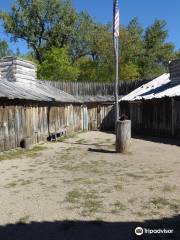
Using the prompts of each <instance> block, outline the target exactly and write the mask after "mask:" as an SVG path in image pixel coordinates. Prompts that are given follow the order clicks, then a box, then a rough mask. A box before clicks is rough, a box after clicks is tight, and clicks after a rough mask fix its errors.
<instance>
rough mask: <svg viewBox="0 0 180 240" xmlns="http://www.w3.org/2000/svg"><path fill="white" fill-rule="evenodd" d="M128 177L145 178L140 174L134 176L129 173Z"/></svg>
mask: <svg viewBox="0 0 180 240" xmlns="http://www.w3.org/2000/svg"><path fill="white" fill-rule="evenodd" d="M126 176H127V177H132V178H135V179H140V178H144V176H142V175H138V174H134V173H127V174H126Z"/></svg>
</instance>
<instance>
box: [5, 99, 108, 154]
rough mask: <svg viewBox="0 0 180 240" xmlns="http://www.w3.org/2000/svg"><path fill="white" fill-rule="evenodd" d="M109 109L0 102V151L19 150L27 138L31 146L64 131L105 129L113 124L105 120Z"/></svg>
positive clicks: (97, 106)
mask: <svg viewBox="0 0 180 240" xmlns="http://www.w3.org/2000/svg"><path fill="white" fill-rule="evenodd" d="M111 110H112V105H107V104H105V105H103V104H101V105H98V104H96V105H93V104H90V105H89V106H85V105H78V104H73V105H72V104H62V105H61V104H58V105H56V106H53V105H49V104H48V103H47V104H46V103H43V104H42V103H40V104H39V103H30V102H27V103H23V102H22V103H21V102H16V101H1V102H0V151H4V150H9V149H13V148H16V147H20V145H21V142H22V140H23V139H24V138H26V137H31V138H32V141H33V144H36V143H38V142H41V141H46V140H47V138H48V137H49V136H50V135H52V134H56V133H60V132H63V131H67V132H72V131H87V130H97V129H108V127H109V124H111V122H112V120H111V119H109V121H108V120H106V116H107V115H108V113H109V112H110V111H111Z"/></svg>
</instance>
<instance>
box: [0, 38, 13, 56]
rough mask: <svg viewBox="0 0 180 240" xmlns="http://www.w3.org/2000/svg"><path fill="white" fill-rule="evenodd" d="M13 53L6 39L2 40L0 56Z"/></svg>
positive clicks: (0, 41)
mask: <svg viewBox="0 0 180 240" xmlns="http://www.w3.org/2000/svg"><path fill="white" fill-rule="evenodd" d="M11 54H13V53H12V51H11V50H10V49H9V46H8V43H7V42H6V41H4V40H0V58H2V57H5V56H8V55H11Z"/></svg>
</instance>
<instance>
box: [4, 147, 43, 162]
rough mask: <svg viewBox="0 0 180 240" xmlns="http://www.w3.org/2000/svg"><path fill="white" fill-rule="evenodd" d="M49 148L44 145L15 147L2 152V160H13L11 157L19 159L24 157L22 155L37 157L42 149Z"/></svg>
mask: <svg viewBox="0 0 180 240" xmlns="http://www.w3.org/2000/svg"><path fill="white" fill-rule="evenodd" d="M45 149H47V148H46V147H44V146H40V145H39V146H34V147H33V148H32V149H28V150H25V149H20V148H19V149H13V150H9V151H7V152H3V153H0V161H3V160H11V159H17V158H22V157H29V158H33V157H37V156H38V155H39V154H40V152H41V151H43V150H45Z"/></svg>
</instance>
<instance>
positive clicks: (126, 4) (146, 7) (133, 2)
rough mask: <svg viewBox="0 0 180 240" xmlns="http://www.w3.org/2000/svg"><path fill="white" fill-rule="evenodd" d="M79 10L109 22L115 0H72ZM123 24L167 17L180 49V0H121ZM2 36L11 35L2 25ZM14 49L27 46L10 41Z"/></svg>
mask: <svg viewBox="0 0 180 240" xmlns="http://www.w3.org/2000/svg"><path fill="white" fill-rule="evenodd" d="M13 2H14V1H13V0H6V1H3V0H0V9H2V10H9V9H10V6H11V4H12V3H13ZM72 2H73V5H74V6H75V8H76V9H77V10H78V11H82V10H87V11H88V12H89V14H90V15H91V16H92V17H93V18H94V19H96V20H97V21H98V22H101V23H107V22H111V21H112V2H113V0H72ZM119 5H120V20H121V24H125V25H127V24H128V22H129V21H130V20H131V19H132V18H133V17H138V18H139V21H140V23H141V24H142V26H144V27H146V26H148V25H150V24H152V23H153V21H154V20H155V19H165V20H166V21H167V24H168V29H169V38H168V41H170V42H173V43H174V44H175V45H176V48H177V49H180V28H179V26H178V25H179V24H178V23H179V22H180V14H179V9H180V1H179V0H172V1H168V0H119ZM0 38H1V39H6V40H8V42H9V39H10V38H9V37H8V36H7V35H6V34H5V33H4V32H3V29H2V27H0ZM10 47H11V49H12V50H15V49H16V48H17V47H19V48H20V51H21V52H22V53H25V52H27V46H26V44H25V43H24V42H23V41H19V43H17V44H14V43H12V42H11V43H10Z"/></svg>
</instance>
